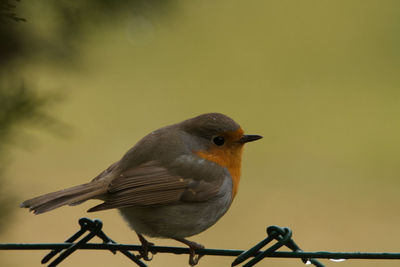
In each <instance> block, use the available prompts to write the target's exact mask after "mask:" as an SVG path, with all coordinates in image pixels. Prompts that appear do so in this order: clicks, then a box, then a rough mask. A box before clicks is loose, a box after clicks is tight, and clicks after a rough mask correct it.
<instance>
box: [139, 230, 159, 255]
mask: <svg viewBox="0 0 400 267" xmlns="http://www.w3.org/2000/svg"><path fill="white" fill-rule="evenodd" d="M136 234H137V236H138V237H139V240H140V243H142V250H141V251H139V253H140V257H141V258H143V259H144V260H145V261H151V260H152V259H153V256H151V257H150V258H149V247H150V246H154V243H151V242H149V241H147V240H146V238H144V236H142V235H141V234H139V233H136ZM154 254H155V253H152V255H154Z"/></svg>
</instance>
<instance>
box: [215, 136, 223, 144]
mask: <svg viewBox="0 0 400 267" xmlns="http://www.w3.org/2000/svg"><path fill="white" fill-rule="evenodd" d="M213 142H214V144H216V145H217V146H222V145H223V144H224V143H225V138H224V137H223V136H216V137H214V138H213Z"/></svg>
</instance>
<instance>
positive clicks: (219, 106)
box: [0, 0, 400, 267]
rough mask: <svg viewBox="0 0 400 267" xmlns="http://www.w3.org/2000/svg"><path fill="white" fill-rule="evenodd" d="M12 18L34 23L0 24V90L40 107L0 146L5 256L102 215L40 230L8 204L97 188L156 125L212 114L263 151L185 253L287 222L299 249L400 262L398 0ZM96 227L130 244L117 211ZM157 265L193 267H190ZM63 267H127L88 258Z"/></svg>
mask: <svg viewBox="0 0 400 267" xmlns="http://www.w3.org/2000/svg"><path fill="white" fill-rule="evenodd" d="M16 13H17V15H18V16H20V17H21V18H24V19H26V22H16V21H15V22H14V21H11V20H10V21H9V22H7V23H6V24H5V25H6V26H4V27H5V28H4V29H7V30H9V34H3V36H1V40H0V41H1V42H2V43H3V45H4V44H11V45H9V46H8V47H9V48H10V47H11V49H9V50H10V51H8V52H7V53H5V54H3V55H2V56H3V58H2V60H3V61H5V60H6V59H7V65H2V67H1V68H0V72H1V73H0V78H1V82H2V86H3V87H4V88H6V89H4V91H5V92H6V93H5V94H4V95H9V93H8V91H7V88H8V89H10V92H15V91H16V90H14V89H12V88H13V86H10V84H13V85H15V86H16V87H18V88H19V87H21V86H20V84H23V85H24V87H23V88H26V89H25V91H23V92H29V96H31V98H30V99H33V100H34V101H33V102H34V103H36V104H35V105H33V108H32V110H29V109H28V110H27V109H23V110H24V111H25V113H22V115H21V116H20V119H21V118H22V119H21V120H22V121H25V122H29V123H18V124H15V126H13V130H12V131H9V132H7V133H8V135H7V138H5V137H4V138H3V137H2V138H3V139H2V141H4V143H7V145H5V146H4V147H5V148H4V149H2V150H1V152H3V153H2V155H0V156H1V160H2V166H1V171H2V173H1V174H2V180H1V187H2V189H1V192H3V193H2V199H4V200H5V202H6V203H8V204H2V205H3V207H10V206H11V207H12V208H11V209H2V210H1V212H2V214H1V218H2V219H3V220H5V221H6V223H3V224H2V225H1V227H2V232H1V236H0V242H1V243H14V242H26V243H47V242H49V243H53V242H61V241H63V240H65V239H66V238H67V237H68V236H69V235H71V234H72V233H73V232H75V231H76V230H77V229H78V225H77V220H78V218H80V217H83V216H88V214H87V213H86V212H85V211H86V210H87V209H88V208H90V207H91V206H93V205H94V204H95V203H97V202H95V201H89V202H87V203H85V204H83V205H81V206H77V207H73V208H71V207H63V208H60V209H58V210H55V211H53V212H50V213H46V214H43V215H40V216H34V215H32V214H30V213H28V212H27V211H26V210H22V209H18V204H19V203H20V202H21V201H23V200H25V199H27V198H30V197H34V196H36V195H39V194H42V193H46V192H50V191H54V190H58V189H61V188H64V187H69V186H72V185H76V184H80V183H84V182H87V181H89V180H90V179H91V178H92V177H94V176H96V175H97V174H98V173H99V172H100V171H102V170H103V169H104V168H106V167H107V166H108V165H109V164H111V163H112V162H114V161H116V160H118V159H119V158H120V157H121V156H122V155H123V153H124V152H125V151H126V150H128V149H129V148H130V147H131V146H132V145H133V144H135V142H137V141H138V140H139V139H140V138H141V137H143V136H144V135H145V134H147V133H148V132H150V131H152V130H154V129H156V128H159V127H161V126H164V125H167V124H170V123H175V122H179V121H181V120H183V119H186V118H189V117H192V116H195V115H198V114H201V113H205V112H222V113H225V114H227V115H229V116H231V117H233V118H234V119H235V120H236V121H237V122H239V123H240V124H241V125H242V127H243V128H244V129H245V131H246V132H247V133H250V134H261V135H263V136H264V139H262V140H261V141H259V142H256V143H251V144H249V145H247V147H246V151H245V153H244V159H243V169H242V180H241V187H240V192H239V194H238V196H237V197H236V199H235V202H234V203H233V205H232V207H231V209H230V210H229V212H228V213H227V214H226V215H225V216H224V217H223V218H222V219H221V220H220V221H219V222H218V223H217V224H216V225H215V226H213V227H212V228H210V229H209V230H207V231H206V232H204V233H202V234H200V235H198V236H195V237H192V240H194V241H196V242H199V243H202V244H204V245H205V246H206V247H208V248H228V249H247V248H249V247H251V246H252V245H254V244H255V243H256V242H258V241H260V240H261V239H262V238H264V236H265V228H266V226H268V225H281V226H288V227H291V228H292V229H293V232H294V239H295V240H296V242H297V243H298V244H299V245H300V246H301V247H302V248H303V249H304V250H306V251H325V250H326V251H370V252H372V251H374V252H375V251H382V252H399V245H398V244H399V242H398V240H399V239H400V229H399V228H398V225H399V223H400V214H399V208H400V205H399V203H400V202H399V200H400V197H399V193H398V190H399V186H400V181H399V175H400V164H399V162H400V138H399V137H400V49H399V48H400V2H399V1H397V0H393V1H389V0H385V1H373V0H363V1H361V0H360V1H356V0H339V1H327V0H318V1H317V0H309V1H282V0H279V1H278V0H276V1H167V0H166V1H113V2H112V3H111V1H100V0H97V1H96V0H86V1H76V2H75V1H66V0H64V1H57V2H54V1H50V0H41V1H34V2H32V1H22V2H20V3H17V9H16ZM2 27H3V26H2ZM4 32H6V33H7V31H4ZM10 40H11V41H10ZM13 40H14V41H13ZM13 52H14V53H13ZM5 55H7V57H5ZM17 91H18V90H17ZM23 95H26V94H23ZM3 99H5V98H3ZM38 99H39V100H40V101H39V100H38ZM35 101H36V102H35ZM7 103H8V102H7ZM24 103H25V102H24ZM38 110H40V112H38ZM12 114H14V113H12ZM32 114H36V115H35V116H33V118H32ZM37 114H39V115H37ZM7 117H8V116H7ZM10 142H11V145H10V144H9V143H10ZM10 211H12V212H11V213H10ZM6 216H7V217H6ZM90 217H92V218H94V217H97V218H100V219H101V220H102V221H103V222H104V224H105V232H106V233H107V234H109V235H110V236H111V237H112V238H113V239H114V240H116V241H117V242H121V243H138V241H137V238H136V236H135V234H134V233H133V232H132V231H131V230H130V229H129V228H128V226H127V225H126V224H125V222H124V221H123V220H122V219H121V218H120V217H119V215H118V212H117V211H106V212H99V213H97V214H90ZM5 218H6V219H5ZM152 241H154V242H155V243H156V244H158V245H173V246H176V245H179V244H177V243H176V242H174V241H169V240H152ZM43 255H44V252H39V251H0V265H2V266H15V267H21V266H39V265H40V259H41V257H42V256H43ZM232 260H233V258H226V257H224V258H223V257H213V256H208V257H204V258H202V259H201V261H200V263H199V266H229V265H230V263H231V262H232ZM324 262H325V263H326V264H327V266H336V265H338V266H339V265H340V266H377V265H379V266H398V265H399V262H398V261H380V262H378V261H366V260H353V261H346V262H342V263H333V262H329V261H324ZM149 264H150V266H186V265H187V256H184V255H180V256H178V255H168V254H158V255H156V256H155V257H154V260H153V261H152V262H150V263H149ZM301 265H302V263H301V262H300V261H299V260H294V259H269V260H264V261H263V262H262V263H260V264H258V265H257V266H301ZM62 266H132V263H131V262H130V261H129V260H128V259H126V258H125V257H124V256H123V255H121V254H118V255H116V256H114V255H112V254H111V253H108V252H99V251H80V252H77V253H75V254H73V255H72V256H71V257H69V258H68V259H67V260H65V262H64V263H63V264H62Z"/></svg>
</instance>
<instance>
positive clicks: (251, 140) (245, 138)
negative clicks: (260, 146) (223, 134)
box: [239, 134, 262, 144]
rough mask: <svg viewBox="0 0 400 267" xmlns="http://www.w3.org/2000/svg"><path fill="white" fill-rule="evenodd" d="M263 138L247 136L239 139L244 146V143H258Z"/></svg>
mask: <svg viewBox="0 0 400 267" xmlns="http://www.w3.org/2000/svg"><path fill="white" fill-rule="evenodd" d="M261 138H262V136H261V135H251V134H245V135H243V136H242V137H241V138H240V139H239V143H241V144H244V143H248V142H253V141H256V140H258V139H261Z"/></svg>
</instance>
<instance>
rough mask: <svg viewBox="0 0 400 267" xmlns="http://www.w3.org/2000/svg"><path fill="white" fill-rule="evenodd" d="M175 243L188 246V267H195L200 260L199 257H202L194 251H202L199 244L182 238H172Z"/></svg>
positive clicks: (201, 246)
mask: <svg viewBox="0 0 400 267" xmlns="http://www.w3.org/2000/svg"><path fill="white" fill-rule="evenodd" d="M174 239H175V240H176V241H179V242H182V243H184V244H185V245H187V246H189V265H190V266H195V265H196V264H197V263H198V262H199V260H200V259H201V257H203V256H204V255H196V250H197V249H203V248H204V246H203V245H201V244H198V243H196V242H193V241H189V240H187V239H184V238H174Z"/></svg>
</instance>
